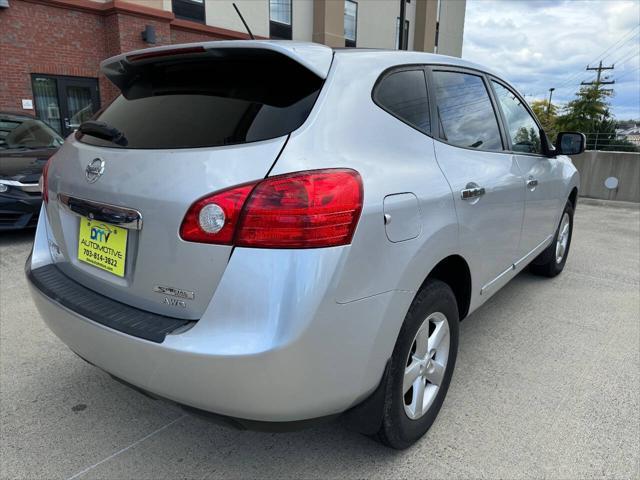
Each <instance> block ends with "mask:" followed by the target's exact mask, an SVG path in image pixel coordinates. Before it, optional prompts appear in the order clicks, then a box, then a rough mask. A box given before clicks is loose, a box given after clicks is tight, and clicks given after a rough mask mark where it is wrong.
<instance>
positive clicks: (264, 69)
mask: <svg viewBox="0 0 640 480" xmlns="http://www.w3.org/2000/svg"><path fill="white" fill-rule="evenodd" d="M233 54H234V55H241V54H240V53H239V52H237V51H234V52H233ZM131 78H132V81H129V82H125V81H123V84H122V91H123V94H122V95H121V96H119V97H118V98H117V99H116V100H115V101H114V102H113V103H112V104H111V105H109V106H108V107H107V108H106V109H105V110H104V111H103V112H102V113H101V114H100V115H99V116H98V117H97V120H99V121H102V122H106V123H107V124H109V125H110V126H112V127H115V128H117V129H118V130H119V131H120V132H122V133H123V134H124V136H125V138H126V140H127V145H126V148H190V147H207V146H218V145H231V144H238V143H247V142H255V141H259V140H266V139H270V138H276V137H280V136H283V135H287V134H288V133H290V132H292V131H293V130H295V129H296V128H298V127H299V126H300V125H302V123H304V121H305V119H306V118H307V116H308V115H309V113H310V111H311V109H312V108H313V104H314V102H315V100H316V97H317V96H318V93H319V91H320V88H321V87H322V79H320V78H319V77H317V76H316V75H314V74H313V73H311V72H310V71H309V70H307V69H306V68H304V67H302V66H301V65H300V64H298V63H297V62H294V61H293V60H291V59H289V58H287V57H284V56H283V55H279V54H276V53H273V54H271V53H265V52H264V51H262V52H259V53H257V54H251V53H247V54H246V56H245V55H241V56H240V58H238V57H232V58H226V59H225V58H223V59H216V58H215V57H213V58H211V57H207V58H206V59H197V60H182V61H180V62H178V63H176V61H175V60H173V61H165V62H160V63H154V64H150V65H149V64H147V65H143V66H141V67H139V68H138V69H137V70H136V71H135V74H132V75H131ZM79 138H80V139H81V141H83V142H86V143H90V144H92V145H101V146H107V147H114V148H122V147H121V146H120V145H116V144H114V143H112V142H109V141H108V140H102V139H99V138H96V137H93V136H90V135H88V134H80V135H79Z"/></svg>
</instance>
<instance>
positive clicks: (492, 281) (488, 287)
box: [480, 264, 515, 295]
mask: <svg viewBox="0 0 640 480" xmlns="http://www.w3.org/2000/svg"><path fill="white" fill-rule="evenodd" d="M513 270H515V266H514V265H513V264H511V265H510V266H509V268H507V269H506V270H505V271H504V272H502V273H501V274H500V275H498V276H497V277H496V278H494V279H493V280H491V281H490V282H489V283H487V284H486V285H485V286H484V287H482V288H481V289H480V295H484V294H485V293H486V292H487V290H489V289H490V288H491V287H493V286H494V285H495V284H496V283H498V281H499V280H500V279H501V278H502V277H504V276H505V275H507V274H508V273H510V272H512V271H513Z"/></svg>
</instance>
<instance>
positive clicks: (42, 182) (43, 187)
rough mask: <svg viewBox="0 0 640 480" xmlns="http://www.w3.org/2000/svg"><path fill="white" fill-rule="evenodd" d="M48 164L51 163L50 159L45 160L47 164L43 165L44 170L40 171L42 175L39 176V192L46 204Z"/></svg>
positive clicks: (47, 200)
mask: <svg viewBox="0 0 640 480" xmlns="http://www.w3.org/2000/svg"><path fill="white" fill-rule="evenodd" d="M49 163H51V159H49V160H47V163H45V164H44V168H43V169H42V175H41V176H40V181H39V182H38V183H39V184H40V191H41V192H42V200H44V201H45V202H46V203H48V202H49V181H48V178H47V177H48V176H49Z"/></svg>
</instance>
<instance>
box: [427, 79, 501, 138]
mask: <svg viewBox="0 0 640 480" xmlns="http://www.w3.org/2000/svg"><path fill="white" fill-rule="evenodd" d="M433 79H434V83H435V89H436V92H435V93H436V99H437V101H438V121H439V123H440V132H441V134H442V135H443V136H444V138H445V140H446V141H448V142H449V143H452V144H453V145H458V146H460V147H468V148H477V149H478V150H501V149H502V142H501V140H500V130H499V129H498V121H497V119H496V115H495V112H494V111H493V107H492V105H491V100H490V99H489V94H488V93H487V89H486V88H485V86H484V82H483V81H482V78H481V77H479V76H477V75H471V74H466V73H459V72H433Z"/></svg>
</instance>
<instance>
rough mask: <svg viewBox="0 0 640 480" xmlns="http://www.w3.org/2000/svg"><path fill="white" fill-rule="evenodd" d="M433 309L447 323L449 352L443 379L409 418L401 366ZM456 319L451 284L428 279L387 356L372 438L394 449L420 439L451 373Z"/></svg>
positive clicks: (433, 413) (456, 325)
mask: <svg viewBox="0 0 640 480" xmlns="http://www.w3.org/2000/svg"><path fill="white" fill-rule="evenodd" d="M436 312H440V313H442V314H444V316H445V317H446V320H447V323H448V326H449V355H448V359H447V364H446V367H445V373H444V376H443V380H442V383H441V385H440V388H439V389H438V391H437V394H436V396H435V398H434V400H433V403H432V404H431V406H430V407H429V409H428V410H427V411H426V412H425V413H424V415H423V416H422V417H420V418H419V419H417V420H412V419H411V418H409V416H408V415H407V413H406V412H405V407H404V405H405V398H404V397H405V396H404V395H403V392H402V389H403V388H402V385H403V381H404V373H405V367H406V364H407V358H408V356H409V353H410V350H411V349H412V347H413V344H414V338H415V336H416V334H417V332H418V329H419V328H420V327H421V326H422V324H423V322H424V320H425V319H426V318H427V317H429V316H430V315H431V314H433V313H436ZM459 323H460V319H459V314H458V305H457V302H456V297H455V295H454V294H453V292H452V291H451V288H449V286H448V285H447V284H446V283H444V282H441V281H439V280H429V281H428V282H427V283H426V284H425V285H424V286H423V288H422V289H421V290H420V292H418V294H417V295H416V298H415V299H414V300H413V303H412V304H411V307H410V308H409V312H408V313H407V316H406V317H405V320H404V323H403V325H402V328H401V329H400V334H399V335H398V339H397V340H396V345H395V348H394V350H393V355H392V357H391V365H390V369H389V375H388V377H387V382H386V383H387V384H386V388H385V399H384V407H383V409H384V413H383V419H382V425H381V427H380V430H379V431H378V433H377V434H376V439H377V440H379V441H380V442H382V443H383V444H385V445H387V446H389V447H392V448H395V449H404V448H407V447H409V446H411V445H412V444H413V443H415V442H416V441H417V440H418V439H420V437H422V436H423V435H424V434H425V433H426V432H427V430H429V428H430V427H431V425H432V424H433V422H434V420H435V419H436V416H437V415H438V412H439V411H440V407H441V406H442V402H443V401H444V398H445V396H446V395H447V390H448V388H449V383H450V382H451V376H452V375H453V370H454V367H455V363H456V357H457V354H458V331H459V329H458V324H459Z"/></svg>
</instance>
